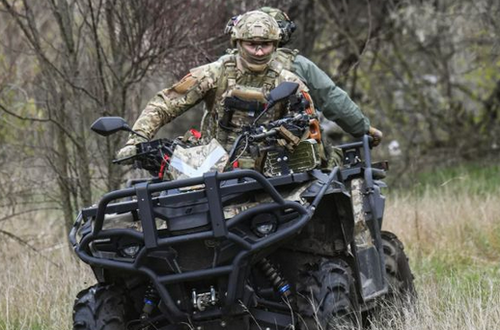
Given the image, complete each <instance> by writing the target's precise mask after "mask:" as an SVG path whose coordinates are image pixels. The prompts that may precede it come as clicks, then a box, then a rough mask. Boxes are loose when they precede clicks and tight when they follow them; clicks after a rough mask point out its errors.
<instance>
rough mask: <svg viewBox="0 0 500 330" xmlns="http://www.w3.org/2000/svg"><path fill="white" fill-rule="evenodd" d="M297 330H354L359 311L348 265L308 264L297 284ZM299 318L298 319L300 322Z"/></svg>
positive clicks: (357, 324) (334, 262) (334, 263)
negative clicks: (298, 329)
mask: <svg viewBox="0 0 500 330" xmlns="http://www.w3.org/2000/svg"><path fill="white" fill-rule="evenodd" d="M297 293H298V301H297V309H298V313H299V326H300V328H301V329H304V330H305V329H309V330H313V329H323V330H337V329H346V328H348V329H357V328H358V327H359V323H360V310H359V305H358V302H357V299H356V292H355V287H354V279H353V276H352V272H351V269H350V267H349V265H348V264H347V263H346V262H345V261H343V260H341V259H333V260H324V261H322V262H320V263H319V264H315V265H309V266H308V269H306V270H305V271H304V273H303V274H302V280H301V281H300V283H298V284H297ZM300 319H302V320H300Z"/></svg>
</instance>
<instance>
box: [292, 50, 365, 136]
mask: <svg viewBox="0 0 500 330" xmlns="http://www.w3.org/2000/svg"><path fill="white" fill-rule="evenodd" d="M292 67H293V70H294V73H295V74H296V75H297V76H299V77H300V78H301V79H302V80H303V81H304V82H305V83H306V85H307V87H309V94H310V95H311V97H312V99H313V101H314V103H315V105H316V107H317V108H318V109H319V110H321V112H322V113H323V115H324V116H325V117H326V118H327V119H329V120H331V121H334V122H336V123H337V124H338V125H339V126H340V127H341V128H342V129H343V130H344V131H346V132H347V133H350V134H351V135H353V136H354V137H359V136H361V135H363V134H366V133H368V132H369V128H370V121H369V120H368V118H367V117H365V116H364V115H363V113H362V112H361V110H360V109H359V107H358V106H357V105H356V103H354V102H353V101H352V100H351V98H350V97H349V95H348V94H347V93H346V92H345V91H344V90H342V89H341V88H340V87H338V86H336V85H335V83H334V82H333V81H332V80H331V79H330V77H328V75H327V74H326V73H325V72H324V71H322V70H321V69H320V68H318V66H316V64H314V63H313V62H311V61H310V60H309V59H307V58H305V57H304V56H301V55H298V56H296V57H295V61H294V62H293V64H292Z"/></svg>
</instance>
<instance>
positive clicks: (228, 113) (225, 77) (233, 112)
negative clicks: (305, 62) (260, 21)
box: [201, 54, 286, 150]
mask: <svg viewBox="0 0 500 330" xmlns="http://www.w3.org/2000/svg"><path fill="white" fill-rule="evenodd" d="M221 61H222V66H223V70H222V74H221V75H220V79H219V80H218V82H217V91H216V95H215V100H214V103H213V108H212V109H206V110H205V113H204V116H203V119H202V123H201V131H202V136H203V137H204V140H205V141H206V142H208V141H209V140H211V139H212V138H216V139H217V140H218V141H219V142H220V143H221V144H222V145H223V146H224V148H225V149H226V150H229V149H230V148H231V146H232V144H233V142H234V140H235V139H236V137H237V136H238V135H239V133H240V132H241V129H242V127H244V126H246V125H249V124H251V123H252V122H253V121H254V120H255V118H256V117H257V116H258V115H259V113H260V111H262V110H263V109H264V104H265V103H266V99H265V95H267V93H268V92H269V91H270V90H271V89H273V88H274V87H276V83H277V81H278V78H279V76H280V74H281V72H282V70H283V69H284V66H283V64H281V63H280V62H279V61H277V60H276V59H273V60H271V62H270V63H269V67H268V69H266V71H265V72H264V73H262V74H253V73H242V74H241V73H238V69H237V62H236V61H237V60H236V55H234V54H230V55H226V56H224V57H223V58H222V59H221ZM238 80H239V82H237V81H238ZM285 111H286V109H283V107H282V106H280V105H277V106H275V107H273V108H272V109H271V110H270V111H268V112H267V113H266V114H264V115H263V116H262V117H261V119H259V122H261V123H264V122H267V121H271V120H275V119H278V118H281V117H282V116H283V115H284V114H285Z"/></svg>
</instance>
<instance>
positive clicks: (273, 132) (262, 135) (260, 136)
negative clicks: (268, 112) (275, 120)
mask: <svg viewBox="0 0 500 330" xmlns="http://www.w3.org/2000/svg"><path fill="white" fill-rule="evenodd" d="M277 132H278V131H277V130H276V129H275V128H273V129H271V130H269V131H267V132H264V133H259V134H255V135H250V138H251V139H252V140H262V139H265V138H266V137H271V136H273V135H276V133H277Z"/></svg>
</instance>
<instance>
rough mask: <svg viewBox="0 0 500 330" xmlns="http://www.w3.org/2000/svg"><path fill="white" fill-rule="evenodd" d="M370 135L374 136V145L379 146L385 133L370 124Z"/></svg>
mask: <svg viewBox="0 0 500 330" xmlns="http://www.w3.org/2000/svg"><path fill="white" fill-rule="evenodd" d="M368 135H370V136H371V137H372V139H373V140H372V145H373V146H374V147H376V146H378V145H379V144H380V142H381V141H382V138H383V137H384V134H382V132H381V131H379V130H378V129H376V128H375V127H372V126H370V129H369V130H368Z"/></svg>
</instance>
